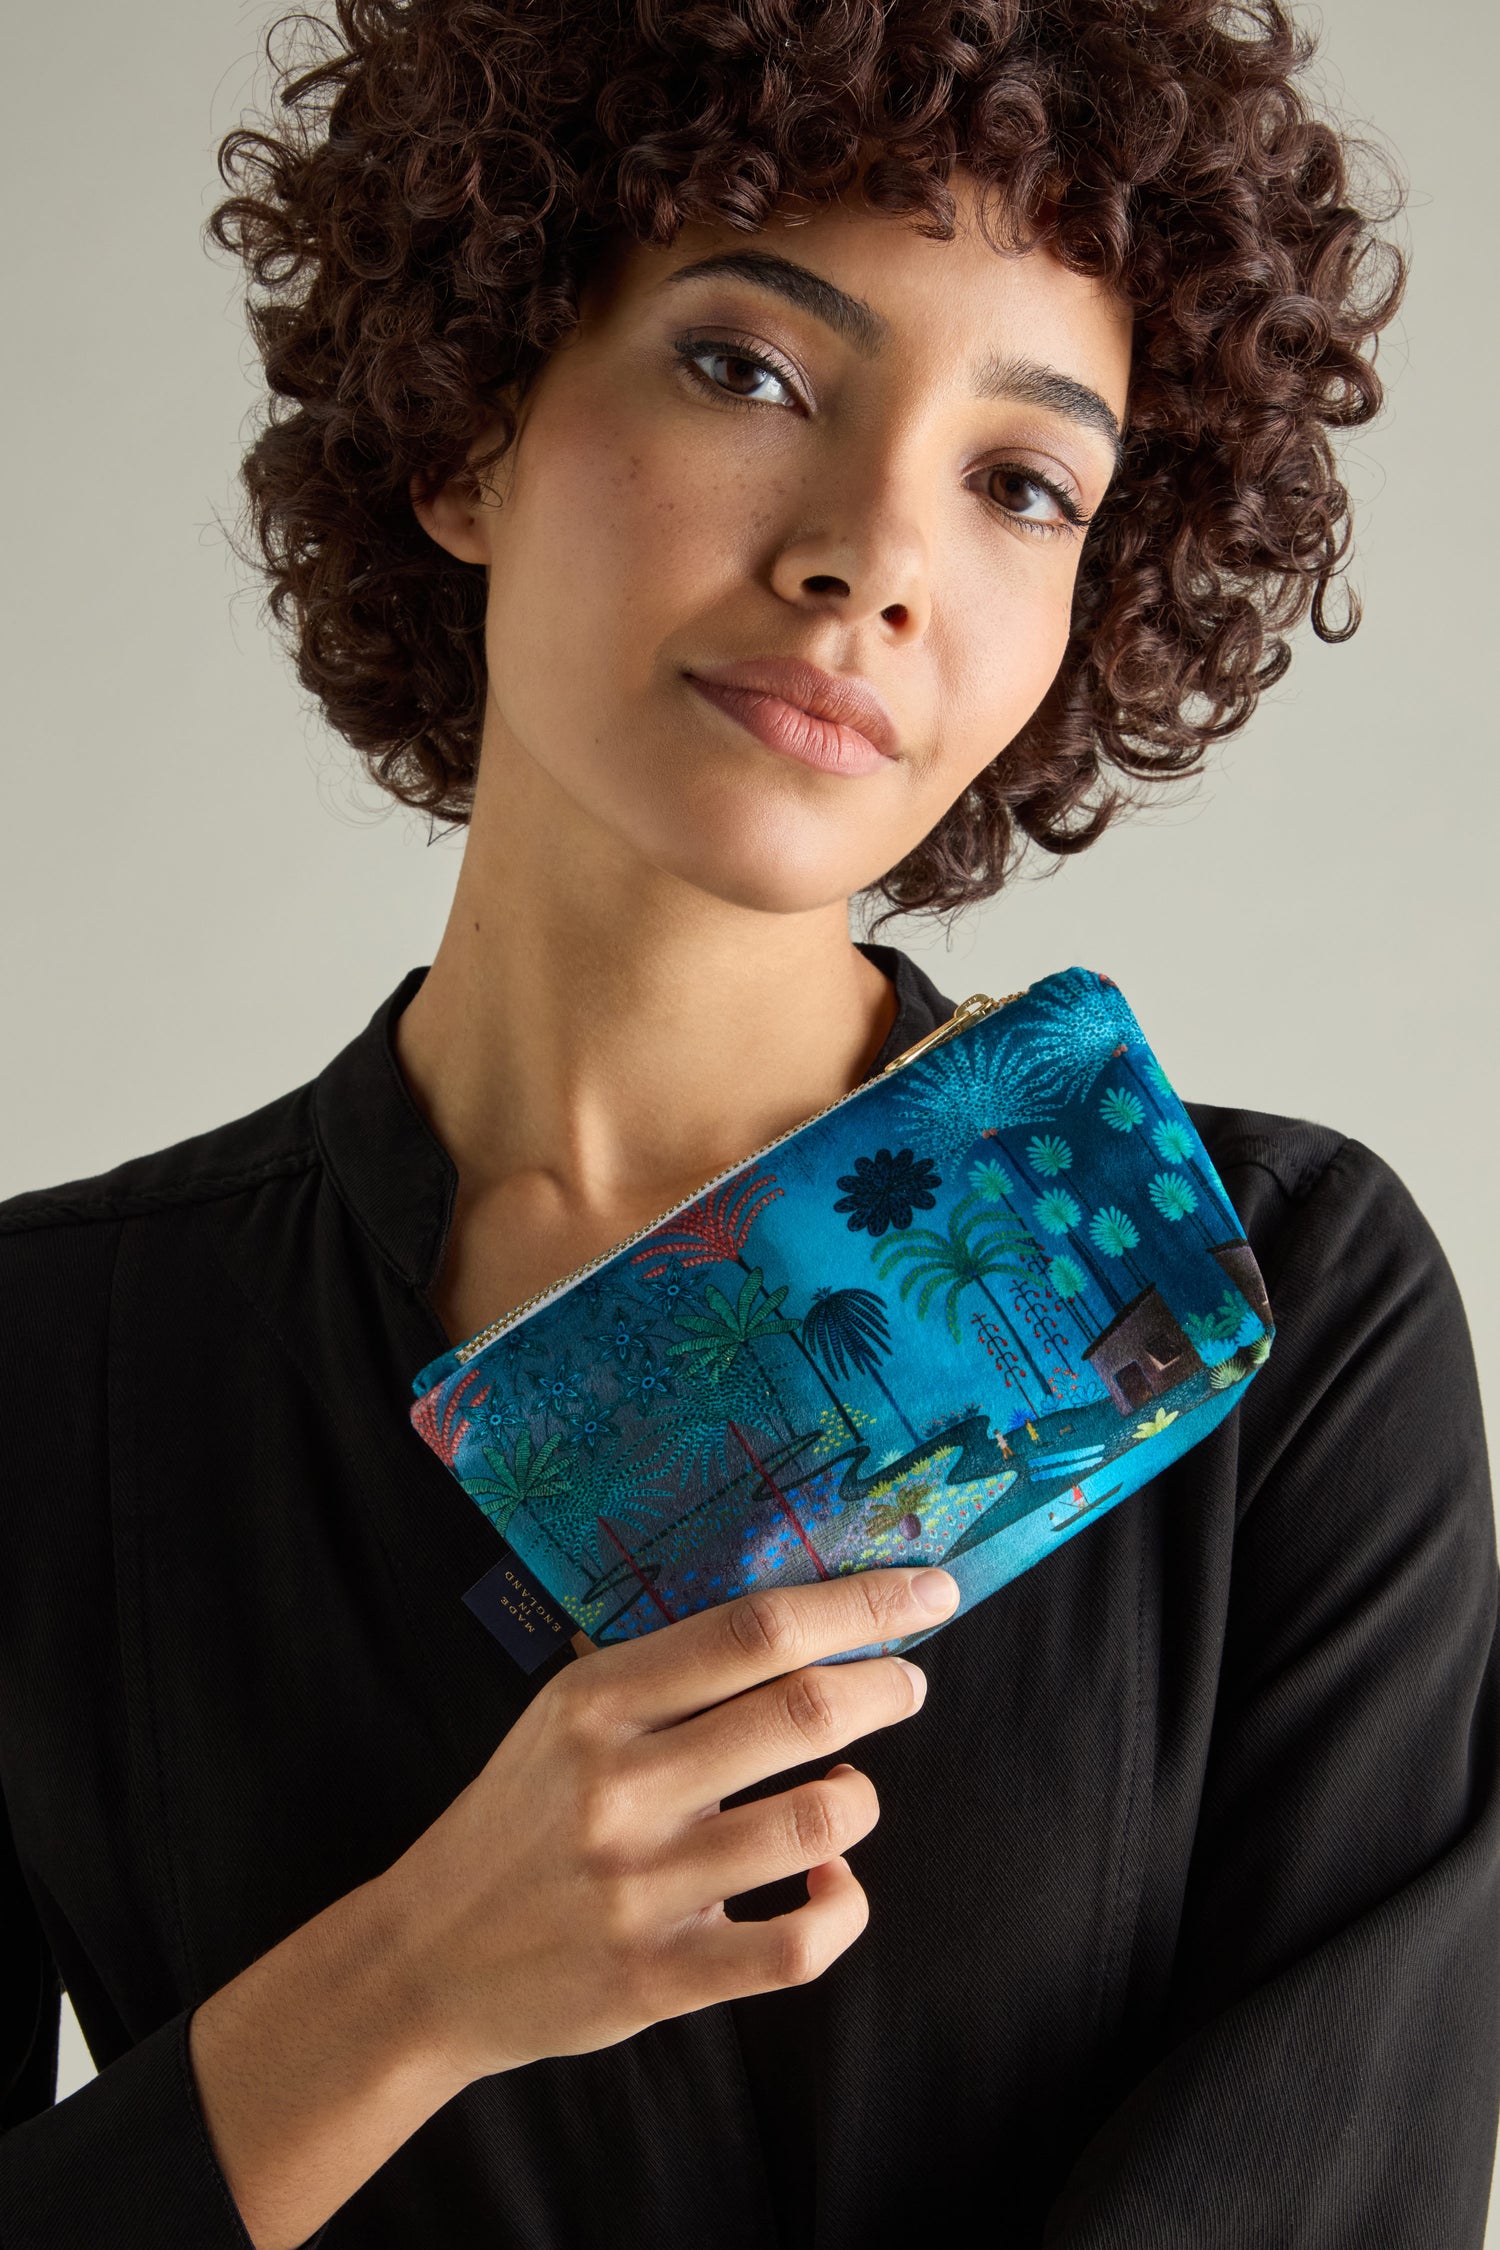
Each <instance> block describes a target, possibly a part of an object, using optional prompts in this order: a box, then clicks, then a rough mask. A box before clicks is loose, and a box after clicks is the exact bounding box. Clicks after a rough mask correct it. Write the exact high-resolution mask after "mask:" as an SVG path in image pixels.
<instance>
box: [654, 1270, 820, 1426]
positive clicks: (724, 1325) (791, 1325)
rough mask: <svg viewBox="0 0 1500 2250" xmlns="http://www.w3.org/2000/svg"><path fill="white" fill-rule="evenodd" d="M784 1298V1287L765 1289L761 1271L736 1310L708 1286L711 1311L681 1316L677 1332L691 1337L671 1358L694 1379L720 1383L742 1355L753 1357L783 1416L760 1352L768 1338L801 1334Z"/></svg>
mask: <svg viewBox="0 0 1500 2250" xmlns="http://www.w3.org/2000/svg"><path fill="white" fill-rule="evenodd" d="M785 1295H786V1285H785V1284H784V1283H783V1285H782V1287H781V1288H780V1289H775V1290H767V1289H766V1287H765V1281H764V1276H763V1274H762V1272H761V1269H760V1267H759V1266H754V1267H752V1268H751V1269H750V1271H749V1272H747V1273H746V1275H745V1278H744V1281H743V1282H742V1283H741V1285H740V1293H739V1296H738V1297H737V1298H736V1299H735V1302H734V1303H733V1304H731V1303H730V1302H729V1299H728V1298H727V1297H726V1296H725V1294H724V1292H723V1290H722V1289H720V1288H719V1287H717V1285H716V1284H715V1283H714V1282H712V1281H710V1282H708V1283H707V1284H706V1285H705V1287H704V1291H703V1302H704V1304H705V1305H706V1306H707V1307H708V1310H707V1311H706V1312H693V1311H683V1312H680V1313H679V1314H678V1315H677V1326H678V1327H679V1328H685V1329H686V1330H687V1331H688V1334H687V1336H686V1337H685V1338H684V1339H683V1341H682V1342H680V1343H676V1344H669V1345H668V1347H667V1357H668V1358H669V1359H679V1358H680V1359H683V1360H685V1361H686V1363H687V1367H688V1370H689V1372H690V1373H692V1374H694V1375H697V1376H699V1377H700V1378H702V1379H704V1380H706V1381H708V1382H711V1383H718V1382H720V1381H722V1379H723V1378H724V1377H725V1376H726V1375H728V1374H730V1373H731V1371H732V1370H733V1369H734V1368H735V1367H736V1366H737V1365H738V1364H739V1361H740V1358H741V1356H742V1354H744V1353H749V1354H750V1356H751V1358H752V1359H753V1360H754V1361H755V1364H756V1366H757V1368H758V1370H759V1372H760V1375H761V1377H762V1379H763V1381H764V1382H765V1385H766V1388H767V1390H768V1391H769V1392H770V1393H771V1396H772V1397H773V1398H774V1399H776V1404H777V1408H778V1410H780V1409H781V1401H780V1399H779V1398H778V1397H777V1394H776V1386H775V1385H774V1383H772V1381H771V1379H770V1377H769V1375H767V1374H766V1371H765V1368H764V1367H763V1366H762V1365H761V1363H760V1356H759V1353H758V1352H757V1350H756V1346H757V1345H758V1344H761V1343H763V1342H764V1341H765V1340H766V1338H767V1337H769V1336H788V1335H790V1334H791V1333H792V1332H793V1330H794V1329H795V1328H796V1325H797V1323H796V1322H795V1321H794V1320H788V1319H787V1318H786V1316H785V1315H784V1314H783V1313H782V1312H781V1311H780V1309H779V1308H780V1305H781V1300H782V1298H783V1297H784V1296H785Z"/></svg>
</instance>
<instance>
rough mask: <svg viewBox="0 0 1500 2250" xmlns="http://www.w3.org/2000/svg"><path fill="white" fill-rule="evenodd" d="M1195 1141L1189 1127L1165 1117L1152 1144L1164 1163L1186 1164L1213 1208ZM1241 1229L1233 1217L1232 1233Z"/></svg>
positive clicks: (1231, 1222) (1205, 1199) (1152, 1136)
mask: <svg viewBox="0 0 1500 2250" xmlns="http://www.w3.org/2000/svg"><path fill="white" fill-rule="evenodd" d="M1194 1143H1195V1136H1194V1134H1193V1133H1192V1131H1191V1130H1190V1129H1189V1127H1188V1126H1186V1125H1180V1124H1175V1123H1173V1122H1172V1120H1171V1119H1169V1118H1163V1120H1162V1122H1161V1124H1160V1125H1158V1126H1157V1127H1156V1129H1155V1131H1154V1132H1153V1133H1152V1135H1151V1146H1152V1147H1153V1148H1154V1149H1155V1151H1156V1153H1157V1155H1158V1156H1159V1157H1160V1158H1161V1160H1162V1162H1163V1164H1186V1165H1187V1167H1188V1169H1189V1171H1190V1172H1191V1173H1192V1175H1193V1178H1194V1179H1195V1180H1196V1181H1197V1183H1198V1186H1199V1188H1200V1189H1201V1191H1202V1194H1203V1200H1204V1202H1205V1203H1206V1204H1208V1205H1209V1206H1210V1208H1212V1206H1213V1204H1214V1200H1215V1199H1214V1196H1213V1194H1212V1193H1211V1191H1210V1189H1209V1185H1208V1182H1207V1180H1206V1179H1205V1178H1204V1177H1203V1173H1202V1170H1201V1169H1200V1167H1199V1165H1198V1162H1197V1159H1196V1158H1195V1157H1194V1155H1193V1148H1194ZM1239 1231H1240V1223H1239V1220H1238V1219H1237V1218H1231V1219H1230V1222H1229V1232H1230V1234H1231V1235H1237V1234H1238V1233H1239Z"/></svg>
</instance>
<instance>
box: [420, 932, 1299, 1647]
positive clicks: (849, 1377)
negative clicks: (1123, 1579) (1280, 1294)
mask: <svg viewBox="0 0 1500 2250" xmlns="http://www.w3.org/2000/svg"><path fill="white" fill-rule="evenodd" d="M1273 1332H1274V1331H1273V1326H1272V1319H1271V1308H1270V1305H1269V1303H1268V1302H1267V1298H1266V1292H1265V1286H1264V1284H1263V1282H1262V1280H1261V1275H1260V1271H1259V1268H1258V1267H1257V1265H1256V1262H1255V1258H1254V1256H1253V1254H1252V1252H1251V1249H1250V1246H1249V1244H1248V1242H1247V1241H1246V1240H1245V1235H1244V1230H1243V1228H1242V1227H1241V1225H1240V1222H1239V1219H1238V1217H1237V1216H1236V1214H1235V1211H1234V1209H1233V1207H1232V1205H1231V1204H1230V1202H1229V1200H1228V1197H1227V1196H1226V1195H1225V1192H1224V1189H1223V1187H1222V1185H1221V1183H1220V1181H1219V1179H1218V1176H1217V1174H1216V1173H1215V1171H1214V1169H1213V1166H1212V1164H1211V1163H1210V1161H1209V1158H1208V1155H1207V1152H1206V1151H1205V1149H1204V1146H1203V1143H1202V1141H1201V1140H1200V1139H1199V1137H1198V1134H1197V1132H1196V1130H1195V1129H1194V1127H1193V1124H1192V1122H1191V1120H1190V1118H1189V1117H1188V1115H1187V1112H1186V1110H1185V1109H1184V1108H1183V1106H1182V1104H1181V1102H1180V1101H1179V1100H1178V1099H1177V1096H1176V1095H1175V1094H1174V1093H1173V1091H1172V1088H1171V1086H1170V1084H1169V1083H1168V1081H1167V1078H1166V1075H1165V1073H1164V1072H1163V1070H1162V1068H1161V1066H1160V1064H1159V1063H1158V1062H1157V1061H1156V1059H1155V1057H1154V1056H1153V1054H1152V1053H1151V1050H1150V1048H1149V1047H1148V1046H1147V1044H1146V1041H1145V1039H1144V1037H1143V1036H1142V1033H1141V1030H1140V1026H1139V1025H1138V1024H1137V1022H1136V1020H1135V1017H1134V1016H1133V1015H1132V1013H1131V1011H1130V1008H1129V1007H1128V1005H1127V1004H1126V1001H1125V998H1124V995H1123V994H1122V993H1121V991H1120V989H1119V987H1118V986H1117V985H1115V984H1114V983H1112V982H1111V980H1110V979H1109V978H1108V977H1105V976H1100V975H1097V974H1096V973H1095V972H1093V971H1092V970H1088V969H1077V968H1075V969H1065V970H1062V971H1060V972H1059V973H1058V974H1057V975H1055V976H1049V977H1043V978H1042V979H1041V980H1040V981H1039V982H1038V983H1036V984H1034V985H1032V986H1030V987H1029V989H1028V990H1027V991H1025V992H1023V993H1017V994H1013V995H1012V996H1011V997H1010V998H1009V999H1006V1000H998V1001H997V1000H992V999H990V998H988V997H987V996H986V995H984V994H982V993H981V994H976V995H974V997H973V998H972V999H969V1000H966V1001H964V1002H963V1003H962V1005H961V1006H960V1007H959V1009H958V1011H957V1012H956V1014H955V1015H954V1016H953V1017H952V1018H951V1019H950V1021H949V1022H948V1023H946V1024H944V1025H942V1026H940V1027H939V1029H938V1030H937V1031H935V1032H933V1033H931V1034H929V1036H928V1037H927V1038H926V1039H924V1040H919V1041H918V1042H917V1044H916V1045H915V1046H913V1047H910V1048H908V1049H907V1050H906V1052H905V1054H903V1055H900V1056H898V1057H897V1058H896V1060H895V1061H894V1062H892V1063H891V1064H889V1065H888V1066H887V1068H886V1069H885V1070H884V1071H882V1072H881V1073H880V1074H879V1076H877V1077H875V1078H873V1079H870V1080H868V1081H866V1082H865V1083H864V1084H863V1085H860V1086H857V1087H855V1088H854V1090H853V1091H852V1092H851V1093H848V1094H845V1095H844V1096H842V1097H841V1099H840V1100H838V1101H837V1102H834V1103H832V1104H831V1105H830V1106H829V1107H828V1108H827V1109H824V1110H822V1111H820V1112H819V1113H818V1114H817V1115H816V1116H815V1117H812V1118H809V1119H808V1120H807V1121H806V1122H805V1123H804V1124H802V1125H799V1126H797V1127H796V1128H795V1129H794V1130H793V1131H791V1132H789V1133H785V1134H783V1135H782V1136H781V1137H780V1138H779V1139H777V1140H775V1141H772V1142H770V1143H769V1144H768V1145H767V1146H766V1147H764V1148H761V1149H757V1150H756V1151H755V1152H754V1154H753V1155H751V1156H748V1157H746V1158H745V1159H744V1160H743V1161H742V1162H740V1163H739V1164H736V1165H734V1166H732V1167H730V1168H729V1169H727V1170H726V1171H723V1172H721V1173H719V1174H718V1175H717V1176H716V1177H715V1178H714V1179H712V1180H710V1181H709V1182H707V1183H706V1185H705V1186H704V1187H703V1188H701V1189H700V1190H699V1191H698V1193H697V1194H696V1195H695V1196H694V1197H693V1198H692V1199H691V1201H688V1202H685V1203H682V1204H679V1205H677V1206H676V1207H675V1208H674V1209H673V1210H671V1211H669V1212H667V1213H665V1214H664V1215H663V1216H662V1217H661V1218H659V1219H657V1220H655V1221H653V1222H652V1224H651V1226H650V1227H649V1228H646V1229H642V1230H641V1232H640V1233H638V1234H635V1235H632V1236H630V1237H629V1238H628V1239H627V1240H626V1241H624V1242H622V1243H619V1244H617V1245H615V1246H614V1247H613V1248H612V1249H610V1250H607V1251H605V1252H603V1253H602V1254H601V1255H600V1256H599V1257H597V1258H595V1259H592V1260H591V1261H590V1262H589V1263H588V1264H587V1265H585V1266H581V1267H580V1268H579V1269H578V1270H577V1272H576V1273H572V1274H569V1275H567V1276H565V1277H564V1278H563V1279H562V1280H561V1281H558V1282H556V1283H554V1284H553V1285H552V1286H551V1287H550V1288H548V1289H546V1290H543V1291H540V1292H539V1293H538V1294H537V1295H536V1296H534V1297H532V1298H530V1299H528V1300H527V1301H526V1302H525V1303H524V1304H522V1305H518V1306H516V1307H515V1308H514V1309H513V1310H512V1311H511V1312H509V1313H507V1314H506V1315H505V1316H504V1317H503V1318H502V1319H500V1320H497V1321H495V1322H494V1323H493V1324H492V1325H491V1326H490V1327H488V1328H486V1329H483V1330H481V1331H480V1333H479V1334H478V1335H477V1336H473V1337H471V1338H469V1340H468V1341H467V1342H466V1343H463V1344H460V1345H457V1346H455V1347H454V1348H453V1349H452V1350H451V1351H448V1352H446V1353H444V1354H443V1355H442V1357H441V1358H439V1359H436V1360H434V1361H433V1362H432V1364H431V1365H430V1366H428V1367H426V1368H424V1369H423V1370H422V1372H421V1374H420V1375H419V1376H418V1377H417V1378H416V1381H415V1383H414V1385H413V1388H414V1390H415V1391H416V1393H417V1400H416V1404H415V1406H414V1407H413V1408H412V1415H411V1418H412V1421H413V1423H414V1425H415V1427H416V1429H417V1430H418V1431H419V1433H420V1434H421V1436H422V1437H423V1438H424V1439H425V1440H426V1442H427V1443H428V1444H429V1445H430V1446H431V1447H432V1448H433V1450H434V1452H435V1453H436V1454H437V1455H438V1456H439V1458H440V1459H441V1460H442V1461H443V1462H444V1463H445V1464H446V1466H447V1467H448V1468H449V1469H451V1470H452V1472H453V1474H454V1475H455V1476H456V1477H457V1479H458V1481H459V1482H460V1484H461V1485H462V1486H463V1488H464V1490H465V1491H466V1492H467V1493H468V1494H469V1496H470V1498H471V1499H472V1500H473V1501H474V1503H475V1505H476V1506H477V1507H479V1508H481V1509H482V1510H483V1511H484V1514H485V1515H486V1516H487V1517H488V1519H489V1521H490V1522H491V1523H492V1524H493V1526H494V1528H495V1531H496V1533H497V1534H498V1535H499V1536H500V1537H501V1538H502V1539H503V1540H504V1541H506V1542H508V1544H509V1546H510V1548H511V1549H512V1550H513V1552H514V1553H515V1554H516V1555H517V1556H519V1557H520V1559H521V1561H522V1563H523V1564H524V1565H525V1566H526V1568H527V1569H528V1570H529V1572H530V1573H531V1575H532V1577H533V1578H534V1579H535V1580H536V1581H538V1582H539V1583H540V1585H541V1586H542V1587H544V1588H545V1589H546V1591H547V1593H548V1594H549V1595H550V1596H551V1597H552V1599H553V1600H554V1601H555V1602H556V1604H557V1605H558V1607H559V1608H560V1609H561V1610H562V1611H563V1612H565V1613H566V1615H567V1616H568V1617H571V1619H572V1620H573V1621H574V1623H575V1624H576V1625H578V1626H581V1627H582V1628H583V1629H584V1631H585V1632H587V1633H588V1634H589V1635H590V1637H591V1638H592V1639H593V1640H594V1641H596V1642H600V1643H604V1642H610V1641H621V1640H627V1639H630V1638H632V1637H633V1636H635V1635H637V1634H641V1633H649V1632H652V1631H654V1630H655V1628H656V1627H657V1626H659V1625H664V1624H668V1623H670V1622H671V1621H672V1620H673V1619H675V1618H679V1617H684V1616H686V1615H688V1614H689V1612H691V1611H693V1610H699V1609H704V1608H707V1607H710V1606H711V1605H713V1604H715V1603H718V1602H726V1601H729V1600H732V1599H733V1597H734V1596H735V1595H737V1594H741V1593H744V1592H746V1591H747V1590H748V1589H749V1588H751V1587H756V1586H772V1585H792V1584H798V1583H801V1582H804V1581H807V1580H811V1579H815V1578H829V1577H832V1576H834V1575H835V1574H836V1573H838V1572H842V1571H851V1570H868V1569H873V1568H876V1567H879V1566H882V1565H889V1564H912V1563H939V1564H941V1565H942V1567H943V1568H944V1569H945V1570H948V1571H951V1572H952V1574H953V1576H954V1577H955V1578H956V1579H957V1581H958V1583H959V1585H960V1587H961V1588H962V1595H963V1598H962V1601H961V1602H960V1604H959V1608H958V1609H957V1610H956V1611H955V1612H954V1613H953V1614H954V1616H960V1615H962V1613H963V1611H964V1610H967V1609H972V1608H973V1606H974V1604H975V1603H976V1602H979V1601H982V1600H983V1599H984V1597H985V1595H986V1594H992V1593H994V1592H995V1591H996V1589H997V1588H998V1587H1001V1586H1004V1585H1006V1584H1007V1583H1008V1582H1009V1581H1010V1580H1011V1579H1013V1578H1016V1577H1018V1576H1019V1575H1020V1573H1021V1572H1022V1571H1024V1570H1029V1569H1030V1568H1031V1566H1032V1565H1033V1564H1034V1563H1037V1562H1040V1561H1042V1560H1043V1558H1044V1557H1045V1556H1047V1555H1048V1554H1050V1553H1051V1552H1052V1551H1053V1549H1054V1548H1056V1547H1058V1546H1060V1545H1061V1544H1062V1542H1063V1541H1064V1540H1066V1539H1071V1538H1073V1537H1074V1536H1075V1535H1076V1534H1077V1533H1078V1532H1080V1531H1081V1530H1083V1529H1084V1528H1085V1527H1086V1526H1088V1525H1090V1524H1092V1523H1094V1522H1096V1521H1097V1520H1098V1518H1099V1517H1100V1516H1101V1515H1103V1514H1105V1513H1106V1512H1107V1511H1108V1510H1109V1509H1111V1508H1113V1507H1115V1506H1117V1505H1118V1504H1119V1502H1120V1501H1122V1500H1124V1499H1125V1498H1126V1497H1127V1496H1128V1495H1129V1494H1130V1493H1132V1492H1135V1491H1136V1490H1137V1489H1138V1488H1139V1487H1140V1486H1141V1485H1142V1484H1144V1483H1145V1482H1146V1480H1147V1479H1148V1478H1149V1477H1152V1476H1154V1475H1155V1474H1156V1473H1157V1471H1158V1470H1160V1469H1163V1468H1165V1467H1166V1465H1167V1463H1168V1462H1169V1461H1173V1460H1175V1459H1177V1457H1178V1456H1179V1455H1180V1454H1182V1453H1184V1452H1186V1451H1187V1449H1188V1448H1189V1447H1190V1446H1192V1445H1195V1444H1196V1443H1197V1442H1198V1440H1199V1439H1200V1438H1202V1437H1204V1436H1206V1435H1207V1433H1208V1432H1209V1431H1210V1430H1211V1429H1213V1427H1214V1426H1215V1424H1216V1423H1218V1422H1220V1421H1222V1419H1223V1418H1224V1416H1225V1415H1226V1414H1228V1413H1229V1412H1230V1410H1231V1409H1232V1408H1233V1407H1234V1405H1235V1404H1236V1402H1237V1401H1238V1399H1239V1398H1240V1396H1241V1394H1242V1392H1243V1390H1244V1388H1245V1385H1246V1384H1247V1382H1249V1381H1250V1380H1252V1378H1253V1377H1254V1374H1255V1371H1256V1369H1257V1368H1258V1367H1259V1366H1260V1364H1261V1363H1262V1361H1263V1360H1264V1359H1265V1357H1266V1355H1267V1353H1268V1352H1269V1350H1270V1348H1271V1338H1272V1335H1273ZM951 1622H952V1619H951V1618H950V1619H946V1620H945V1621H944V1623H945V1624H948V1623H951ZM942 1630H943V1626H936V1627H929V1628H927V1629H926V1630H924V1631H922V1632H916V1633H909V1634H907V1635H906V1636H905V1637H904V1638H902V1639H900V1640H894V1641H889V1642H881V1643H871V1644H869V1645H868V1646H866V1647H863V1648H858V1649H850V1650H848V1651H844V1652H840V1653H839V1654H838V1655H837V1656H834V1657H829V1658H825V1659H823V1661H824V1662H829V1663H846V1662H848V1661H850V1660H851V1659H853V1658H855V1657H863V1656H875V1655H890V1654H895V1653H898V1652H900V1651H902V1650H905V1649H909V1648H913V1647H915V1646H916V1645H917V1644H918V1643H919V1642H920V1641H923V1640H926V1639H927V1637H928V1633H929V1632H932V1631H942Z"/></svg>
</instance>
